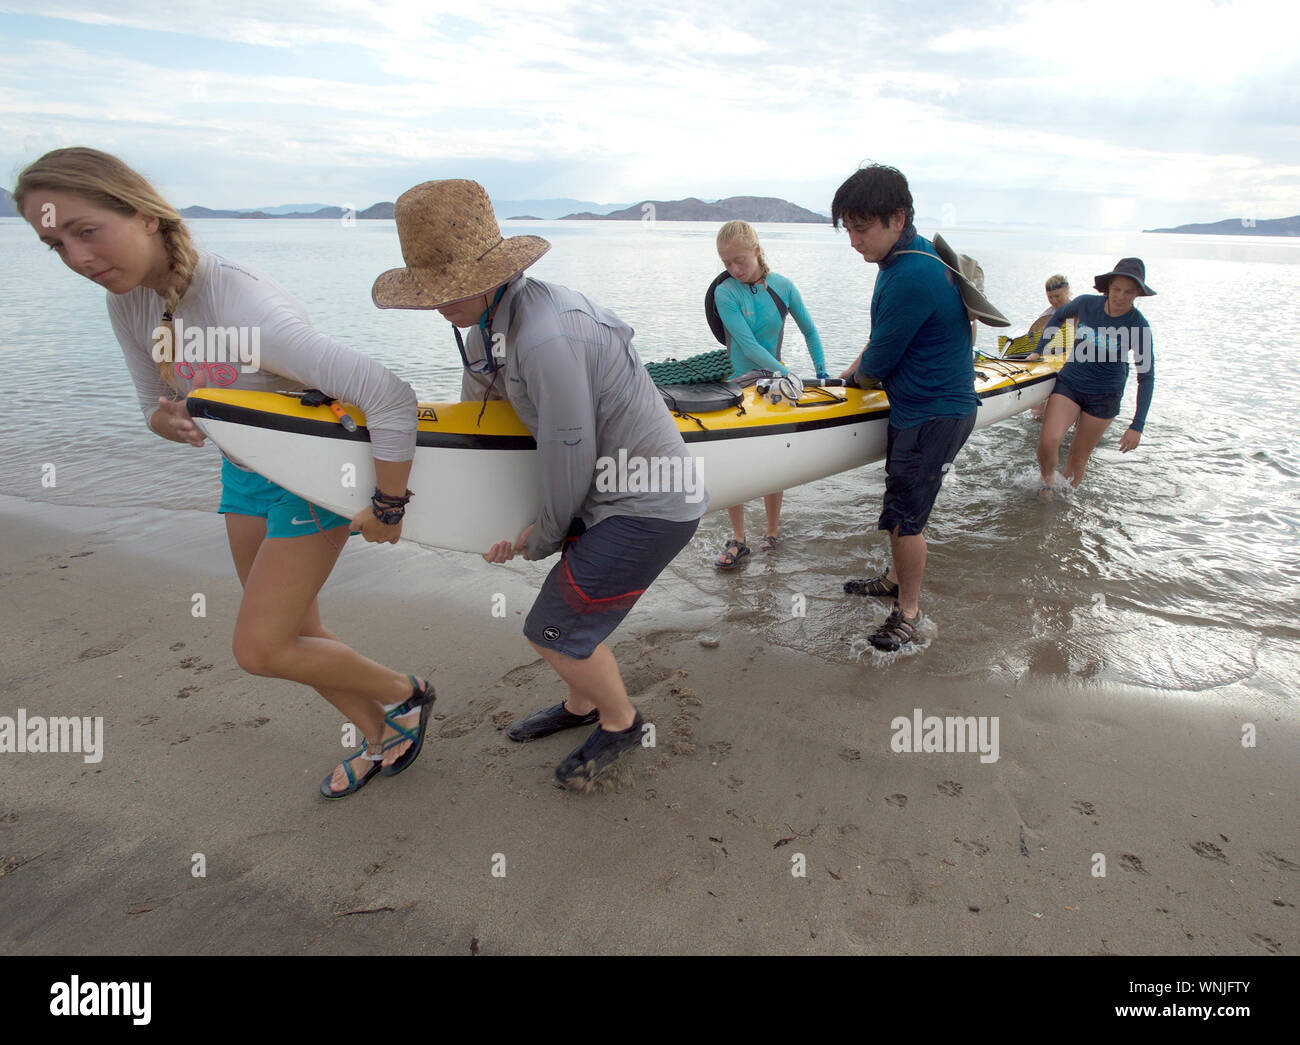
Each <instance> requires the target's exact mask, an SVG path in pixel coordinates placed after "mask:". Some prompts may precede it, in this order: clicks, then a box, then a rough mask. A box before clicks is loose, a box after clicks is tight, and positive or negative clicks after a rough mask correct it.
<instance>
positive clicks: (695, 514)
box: [461, 275, 708, 559]
mask: <svg viewBox="0 0 1300 1045" xmlns="http://www.w3.org/2000/svg"><path fill="white" fill-rule="evenodd" d="M489 332H490V333H491V334H492V335H493V336H494V337H496V336H497V335H504V346H503V347H504V354H505V358H504V364H505V365H504V367H503V368H502V369H501V370H499V371H498V372H497V373H496V375H495V378H496V381H495V383H493V382H492V376H490V375H483V374H477V373H473V372H472V371H469V370H466V371H465V375H464V381H463V383H462V395H461V397H462V399H465V400H469V401H479V400H481V399H483V398H484V393H485V392H487V393H488V398H492V399H502V398H509V400H510V404H511V406H513V407H514V409H515V413H517V414H518V415H519V419H520V420H521V421H522V422H523V423H524V426H525V427H526V428H527V429H528V431H529V432H531V433H532V434H533V438H534V439H535V440H536V441H537V453H538V458H539V469H538V471H539V474H538V479H539V482H540V485H541V493H542V509H541V513H540V514H539V515H538V517H537V521H536V523H535V525H534V527H533V532H532V533H531V534H530V535H529V538H528V541H527V544H526V546H525V554H526V555H527V556H528V558H530V559H542V558H545V557H546V556H548V555H550V554H552V553H553V552H555V551H556V550H558V549H559V548H560V546H561V545H562V544H563V543H564V537H565V535H566V534H567V533H568V530H569V526H570V524H571V522H572V521H573V520H574V519H575V518H580V519H582V521H583V522H584V523H585V524H586V525H587V526H594V525H595V524H596V523H598V522H600V521H601V520H602V519H607V518H609V517H610V516H614V515H636V516H641V517H643V518H649V519H666V520H670V521H673V522H688V521H689V520H691V519H698V518H700V516H702V515H703V514H704V512H705V510H706V508H707V506H708V497H707V495H706V494H705V492H704V485H703V483H704V478H705V477H704V476H703V474H702V471H701V472H698V473H697V472H696V471H695V469H694V463H693V462H689V463H688V459H689V458H690V453H689V451H688V450H687V448H686V444H685V443H684V442H683V441H682V437H681V433H679V432H678V431H677V426H676V424H674V423H673V419H672V416H671V415H670V414H669V412H668V408H667V406H665V405H664V401H663V397H662V396H660V395H659V392H658V390H657V389H656V388H655V386H654V382H653V381H652V380H651V379H650V374H649V373H648V372H647V371H646V368H645V367H644V366H643V365H642V363H641V359H640V357H639V356H638V355H637V353H636V350H635V349H633V348H632V344H631V341H632V335H633V330H632V328H631V327H629V326H628V325H627V324H626V323H624V322H623V321H622V320H621V319H619V318H618V317H617V316H616V315H614V314H613V313H612V312H610V311H609V310H608V309H604V308H601V307H600V306H599V305H595V304H593V303H592V302H591V301H589V300H588V299H587V298H586V297H584V296H583V295H582V294H579V293H578V292H577V291H574V290H570V289H568V288H567V287H562V286H558V285H556V284H553V283H543V282H542V281H541V280H537V279H530V278H528V277H527V276H523V275H519V276H516V277H515V278H514V279H512V280H511V281H510V282H509V283H508V284H506V292H505V295H504V296H503V297H502V299H501V303H500V304H499V305H498V306H497V309H496V312H495V314H494V315H493V318H492V323H491V326H490V327H489ZM497 340H498V342H500V341H501V339H500V338H497ZM465 351H466V354H467V355H468V356H469V358H470V359H471V360H475V359H485V358H488V352H487V351H486V350H485V346H484V340H483V334H482V331H481V330H480V329H479V328H478V327H475V328H473V329H472V330H471V331H470V332H469V334H468V336H467V337H466V338H465ZM503 385H504V394H503V389H502V386H503ZM620 451H623V453H622V455H620ZM620 456H621V458H622V460H624V461H627V462H632V461H634V459H640V460H642V461H645V462H648V464H647V467H649V468H650V469H651V471H652V472H654V471H659V473H660V474H661V475H664V476H666V475H668V474H669V471H668V466H669V464H670V463H675V465H676V467H677V469H678V471H677V473H676V474H677V475H679V476H680V475H683V472H682V469H686V468H689V469H690V471H689V473H686V474H688V475H689V478H685V479H683V480H682V481H680V482H676V483H671V482H659V483H655V484H654V485H655V486H656V487H659V486H676V487H677V488H676V489H657V488H656V489H649V490H647V489H644V488H643V487H644V485H645V484H644V483H637V481H636V480H635V479H633V480H632V481H631V482H621V481H620V482H616V483H612V484H611V483H610V482H608V481H606V480H607V479H608V477H610V476H612V475H614V474H615V472H616V465H617V462H618V461H619V460H620ZM674 459H675V461H674ZM624 474H625V475H628V476H630V475H632V472H631V471H630V469H625V470H624ZM611 485H613V486H615V487H617V488H614V489H610V488H609V487H610V486H611ZM688 487H689V488H688ZM507 536H511V537H512V536H515V535H505V534H503V535H502V538H503V539H505V538H506V537H507Z"/></svg>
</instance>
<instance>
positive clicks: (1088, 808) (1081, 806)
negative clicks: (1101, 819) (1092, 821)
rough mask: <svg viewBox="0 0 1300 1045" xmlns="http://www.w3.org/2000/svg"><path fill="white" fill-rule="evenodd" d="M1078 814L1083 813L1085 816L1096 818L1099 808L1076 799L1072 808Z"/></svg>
mask: <svg viewBox="0 0 1300 1045" xmlns="http://www.w3.org/2000/svg"><path fill="white" fill-rule="evenodd" d="M1070 808H1071V809H1073V810H1074V811H1075V812H1076V813H1082V814H1083V815H1084V816H1096V815H1097V807H1096V806H1094V805H1093V804H1092V803H1091V802H1085V801H1084V800H1083V799H1082V798H1076V799H1075V800H1074V804H1073V805H1071V806H1070Z"/></svg>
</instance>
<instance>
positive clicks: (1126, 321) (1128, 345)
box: [1038, 294, 1156, 432]
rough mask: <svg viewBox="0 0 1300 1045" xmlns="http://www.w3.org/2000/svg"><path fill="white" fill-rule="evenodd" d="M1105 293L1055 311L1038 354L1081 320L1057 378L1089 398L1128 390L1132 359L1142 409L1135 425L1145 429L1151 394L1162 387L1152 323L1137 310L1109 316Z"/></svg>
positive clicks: (1084, 297)
mask: <svg viewBox="0 0 1300 1045" xmlns="http://www.w3.org/2000/svg"><path fill="white" fill-rule="evenodd" d="M1105 306H1106V298H1105V297H1104V296H1102V295H1101V294H1080V295H1079V296H1078V297H1077V298H1075V299H1074V300H1073V301H1067V302H1066V303H1065V304H1064V305H1062V306H1061V307H1060V308H1058V309H1057V310H1056V311H1055V312H1053V313H1052V318H1051V319H1050V320H1048V322H1047V328H1046V329H1045V330H1044V331H1043V336H1042V337H1040V338H1039V341H1038V351H1040V352H1041V351H1042V350H1043V346H1044V345H1045V344H1046V343H1047V342H1048V341H1051V339H1052V336H1053V335H1055V333H1056V331H1057V329H1058V328H1059V327H1060V325H1061V324H1062V323H1064V322H1065V321H1066V320H1067V319H1069V318H1070V317H1071V316H1073V317H1074V318H1075V320H1076V321H1077V325H1076V331H1075V342H1074V348H1073V349H1072V350H1071V352H1070V358H1069V359H1068V360H1067V361H1066V363H1065V366H1063V367H1061V372H1060V374H1058V375H1057V380H1059V381H1064V382H1065V383H1066V384H1067V385H1069V386H1070V387H1071V388H1073V389H1075V390H1076V391H1079V392H1083V393H1084V394H1086V395H1105V394H1107V393H1115V392H1123V391H1124V385H1125V383H1126V382H1127V381H1128V358H1127V356H1128V355H1129V353H1130V352H1131V353H1132V354H1133V363H1134V365H1135V366H1136V367H1137V375H1138V392H1137V409H1136V410H1135V411H1134V413H1133V423H1132V424H1131V425H1130V426H1129V427H1130V428H1134V429H1136V430H1137V431H1139V432H1140V431H1142V426H1143V425H1145V424H1146V420H1147V411H1148V410H1149V409H1150V408H1151V396H1152V394H1153V393H1154V392H1155V389H1156V360H1155V354H1154V352H1153V351H1152V344H1151V324H1149V323H1148V322H1147V319H1146V316H1144V315H1142V313H1141V312H1139V311H1138V310H1137V309H1136V308H1131V309H1129V310H1128V311H1127V312H1125V313H1124V314H1123V315H1122V316H1109V315H1107V314H1106V307H1105Z"/></svg>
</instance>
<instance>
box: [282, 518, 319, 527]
mask: <svg viewBox="0 0 1300 1045" xmlns="http://www.w3.org/2000/svg"><path fill="white" fill-rule="evenodd" d="M315 521H316V520H315V519H290V520H289V522H290V523H292V524H293V525H294V526H306V525H307V524H308V523H314V522H315Z"/></svg>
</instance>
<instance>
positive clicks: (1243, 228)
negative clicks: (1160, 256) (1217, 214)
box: [1142, 214, 1300, 236]
mask: <svg viewBox="0 0 1300 1045" xmlns="http://www.w3.org/2000/svg"><path fill="white" fill-rule="evenodd" d="M1142 231H1143V232H1185V233H1190V234H1199V235H1202V236H1300V214H1297V215H1296V216H1295V217H1293V218H1264V219H1263V220H1261V221H1254V220H1251V219H1242V218H1225V219H1224V220H1223V221H1212V222H1208V223H1203V224H1199V225H1179V226H1178V227H1177V228H1172V229H1143V230H1142Z"/></svg>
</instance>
